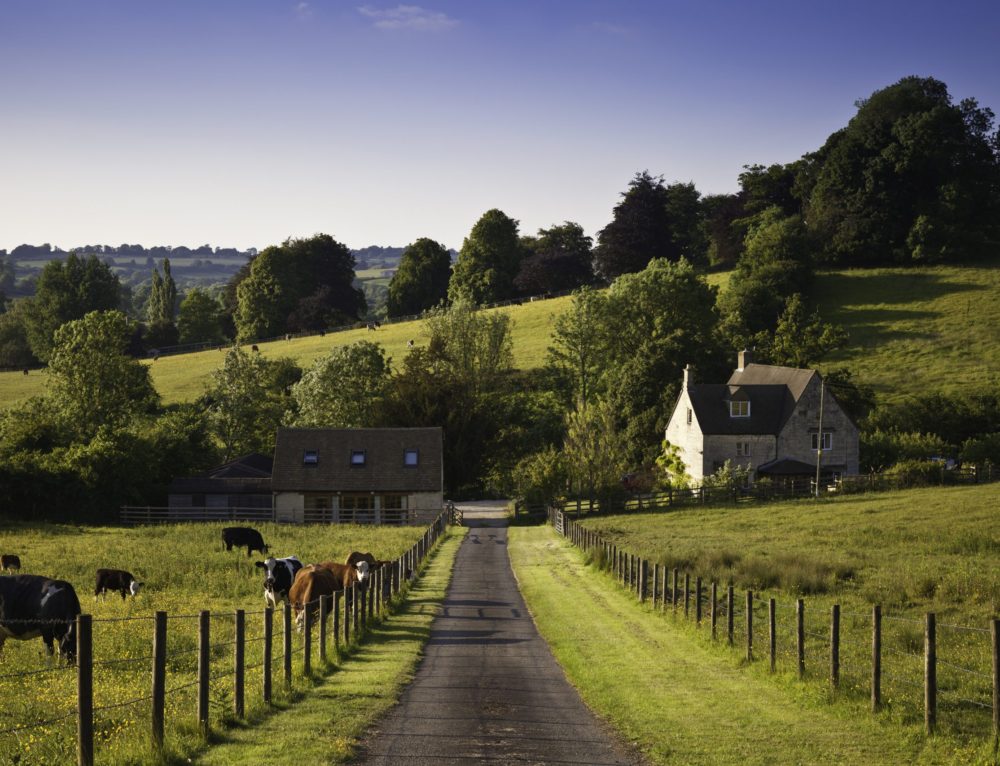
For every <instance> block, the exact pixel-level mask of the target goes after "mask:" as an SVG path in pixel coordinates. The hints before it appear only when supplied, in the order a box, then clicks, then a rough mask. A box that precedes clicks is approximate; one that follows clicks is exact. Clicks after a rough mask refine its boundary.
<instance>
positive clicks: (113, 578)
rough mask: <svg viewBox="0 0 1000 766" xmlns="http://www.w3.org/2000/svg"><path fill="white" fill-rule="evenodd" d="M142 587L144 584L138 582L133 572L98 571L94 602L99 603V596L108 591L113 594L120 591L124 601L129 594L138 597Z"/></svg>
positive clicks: (122, 570) (120, 570) (117, 570)
mask: <svg viewBox="0 0 1000 766" xmlns="http://www.w3.org/2000/svg"><path fill="white" fill-rule="evenodd" d="M141 587H142V583H141V582H139V581H138V580H136V579H135V578H134V577H133V576H132V573H131V572H126V571H125V570H124V569H98V570H97V585H96V587H95V588H94V601H97V597H98V596H101V595H103V594H105V593H107V592H108V591H111V592H112V593H113V592H115V591H118V592H119V593H121V594H122V601H124V600H125V597H126V596H127V595H128V594H130V593H131V594H132V595H133V596H134V595H136V594H137V593H138V592H139V588H141Z"/></svg>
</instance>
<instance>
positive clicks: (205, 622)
mask: <svg viewBox="0 0 1000 766" xmlns="http://www.w3.org/2000/svg"><path fill="white" fill-rule="evenodd" d="M210 620H211V613H210V612H208V611H207V610H204V609H203V610H202V611H201V612H199V613H198V730H199V731H200V732H201V736H203V737H206V736H208V678H209V675H210V674H211V655H210V650H211V644H210V636H211V633H210V625H211V622H210Z"/></svg>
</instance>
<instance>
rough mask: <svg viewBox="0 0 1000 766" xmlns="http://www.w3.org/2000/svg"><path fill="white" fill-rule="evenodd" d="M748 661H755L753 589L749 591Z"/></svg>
mask: <svg viewBox="0 0 1000 766" xmlns="http://www.w3.org/2000/svg"><path fill="white" fill-rule="evenodd" d="M747 662H753V591H752V590H748V591H747Z"/></svg>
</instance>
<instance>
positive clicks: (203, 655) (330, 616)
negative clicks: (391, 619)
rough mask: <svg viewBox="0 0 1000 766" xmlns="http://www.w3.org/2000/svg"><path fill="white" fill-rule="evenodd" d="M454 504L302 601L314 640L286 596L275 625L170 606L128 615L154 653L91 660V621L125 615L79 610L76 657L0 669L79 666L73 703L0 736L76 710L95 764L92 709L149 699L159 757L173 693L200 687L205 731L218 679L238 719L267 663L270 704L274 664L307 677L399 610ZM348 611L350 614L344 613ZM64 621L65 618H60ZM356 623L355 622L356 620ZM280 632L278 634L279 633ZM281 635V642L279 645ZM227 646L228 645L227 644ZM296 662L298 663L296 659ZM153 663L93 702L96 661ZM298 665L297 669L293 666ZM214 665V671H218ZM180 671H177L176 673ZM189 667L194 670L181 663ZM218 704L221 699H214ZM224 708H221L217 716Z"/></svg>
mask: <svg viewBox="0 0 1000 766" xmlns="http://www.w3.org/2000/svg"><path fill="white" fill-rule="evenodd" d="M454 518H455V516H454V511H453V509H446V510H444V511H440V512H439V513H438V515H437V517H436V518H435V519H434V520H433V522H432V523H431V524H430V525H429V526H428V527H427V529H426V530H425V531H424V534H423V535H422V536H421V537H420V539H419V540H417V542H416V543H414V544H413V546H411V547H410V548H409V549H408V550H407V551H406V552H405V553H403V555H402V556H400V557H399V558H397V559H395V560H394V561H391V562H389V563H388V564H386V565H384V566H383V567H380V568H379V569H376V570H374V572H372V573H371V574H370V577H369V579H368V582H367V583H366V584H364V585H361V584H360V583H359V584H355V585H352V586H350V587H349V588H348V589H347V591H344V592H343V595H341V593H342V592H340V591H338V592H336V593H335V594H334V595H332V596H324V597H322V598H319V599H315V600H313V601H310V602H308V603H306V604H303V605H302V609H303V614H304V616H305V620H304V622H305V626H306V627H308V628H312V627H314V626H317V625H318V626H319V641H318V647H317V642H316V641H313V640H312V635H311V633H310V634H307V635H306V636H304V638H303V640H302V641H300V642H299V645H298V646H297V647H293V646H292V635H293V633H294V632H295V628H294V627H293V623H292V620H291V604H290V603H289V602H288V601H287V600H286V601H285V602H284V605H283V612H282V617H283V619H282V620H279V621H278V623H279V624H278V626H277V627H278V630H277V631H272V630H271V621H272V610H270V609H265V610H263V611H254V612H246V611H243V610H237V611H235V612H210V611H203V612H200V613H199V614H196V615H173V616H170V615H167V613H166V612H157V613H156V614H155V615H154V616H153V617H149V618H127V619H130V620H133V621H138V620H143V621H146V622H152V623H153V625H152V627H153V653H152V654H151V655H148V656H142V657H112V658H107V659H102V660H96V661H95V660H94V657H93V633H92V630H91V626H92V623H97V622H115V621H121V620H93V619H92V618H91V616H90V615H87V614H82V615H79V617H78V618H77V647H76V650H77V659H78V661H77V665H76V667H75V668H73V667H71V666H64V667H53V668H45V669H42V670H32V671H25V672H22V673H11V674H5V675H3V676H0V680H4V679H8V678H19V677H22V676H33V675H37V674H41V673H51V672H55V671H60V670H62V671H65V670H74V669H75V670H76V675H77V679H78V683H77V697H76V700H75V702H76V706H75V710H73V711H72V712H69V713H67V714H65V715H63V716H58V717H54V718H49V719H45V720H36V721H26V722H20V723H15V724H14V725H13V726H9V727H7V728H3V729H0V736H4V735H18V734H19V733H20V732H23V731H28V730H33V729H38V728H42V727H45V726H50V725H52V724H54V723H58V722H60V721H64V720H68V719H70V718H76V721H77V763H78V764H79V766H93V763H94V742H95V737H94V729H95V726H94V719H95V716H96V717H98V718H99V719H101V720H104V718H106V717H103V716H100V714H101V713H104V712H106V711H113V710H117V709H119V708H125V707H129V706H132V705H139V704H145V703H151V705H150V721H151V727H152V739H151V741H152V746H153V750H154V752H153V753H151V756H152V757H153V758H154V759H156V758H158V757H159V756H160V755H161V754H162V752H163V747H164V724H165V721H166V705H165V701H166V699H167V698H170V697H171V696H172V695H175V694H176V693H178V692H182V691H185V690H189V689H194V688H197V692H198V694H197V700H198V704H197V711H196V713H197V717H196V720H197V722H198V724H199V726H200V728H201V731H202V735H203V736H205V737H207V736H208V734H209V732H210V729H211V712H210V710H211V706H210V704H209V698H210V697H209V694H210V690H211V688H212V685H213V684H216V685H217V684H218V683H219V682H220V681H222V680H224V679H227V678H231V679H232V681H233V688H232V698H233V710H232V714H233V715H234V716H235V717H236V718H238V719H245V709H244V699H245V692H246V685H247V680H246V671H247V670H256V669H263V674H262V675H263V679H262V684H260V686H261V692H262V698H263V699H262V702H263V704H264V705H266V706H270V705H271V704H272V698H271V684H270V681H269V679H270V677H271V674H272V673H273V671H274V670H275V668H283V669H284V681H285V688H287V689H290V688H291V684H292V681H293V677H295V676H296V675H297V676H298V677H300V678H301V677H305V676H307V675H310V674H311V673H312V658H313V654H314V652H315V651H316V650H317V649H318V651H319V656H320V660H321V662H323V663H326V664H328V663H329V657H330V655H329V654H328V649H330V648H333V649H334V651H335V652H336V654H335V655H334V656H339V653H340V652H342V651H349V650H350V649H351V647H352V646H354V645H356V644H357V643H359V642H360V641H362V640H363V639H364V636H365V635H366V634H367V633H368V632H369V630H370V628H371V627H372V625H373V624H375V623H377V622H380V621H382V620H383V619H385V618H386V617H388V616H389V615H391V614H392V612H393V611H395V608H396V607H397V606H398V602H399V598H400V596H401V594H403V593H405V591H406V590H407V589H408V587H409V584H410V582H412V580H413V579H415V578H416V577H417V576H418V574H419V571H420V570H421V568H422V566H423V564H424V562H425V561H426V558H427V556H428V554H429V553H431V552H432V551H433V550H435V548H436V545H437V543H438V541H439V540H440V539H441V537H442V535H443V534H444V533H445V531H446V530H447V528H448V527H449V526H450V525H451V524H452V522H453V520H454ZM341 604H342V605H343V606H342V609H343V610H344V615H343V616H344V617H345V619H343V620H340V619H339V617H340V615H338V614H337V613H336V610H335V608H334V607H335V606H338V605H341ZM359 604H365V605H366V608H364V609H360V610H359V609H358V606H359ZM314 613H318V614H321V615H322V616H323V617H324V622H323V623H322V624H319V621H318V619H317V617H316V616H314ZM348 615H350V616H351V618H352V619H347V616H348ZM247 616H255V617H263V623H264V630H263V635H262V636H259V637H258V636H252V637H249V638H248V637H247V635H246V631H245V618H246V617H247ZM191 619H197V620H198V625H199V628H198V631H197V636H198V640H197V646H196V647H195V648H193V649H178V650H175V651H168V648H167V638H168V634H169V631H168V625H169V623H172V622H174V621H178V622H180V621H186V620H191ZM331 620H332V621H333V625H334V632H332V633H331V632H329V631H328V630H327V623H328V622H329V621H331ZM220 621H221V625H223V626H225V627H224V630H226V634H225V636H224V637H223V639H222V640H219V641H215V642H214V643H213V642H212V641H211V640H210V636H211V627H210V626H211V625H212V623H213V622H216V623H220ZM53 622H60V623H62V624H65V623H66V621H65V620H57V621H53ZM352 623H353V624H352ZM230 625H231V626H232V630H234V633H235V637H234V638H233V639H230V638H229V634H228V631H229V629H230ZM276 633H277V635H275V634H276ZM328 639H332V641H333V647H329V646H328ZM276 641H277V642H282V643H283V644H284V646H285V647H286V649H285V651H282V653H281V654H280V655H274V654H273V651H272V649H273V643H274V642H276ZM260 642H263V647H262V649H263V651H262V654H263V657H262V660H261V662H259V663H258V662H254V663H251V664H247V663H246V652H245V648H246V645H247V644H248V643H250V644H256V643H260ZM282 643H279V647H280V646H281V645H282ZM227 649H228V650H229V651H228V652H227V651H225V650H227ZM194 653H197V655H198V658H199V662H198V668H197V674H196V675H197V678H195V680H193V681H190V682H186V683H181V684H179V685H175V686H172V687H170V688H167V676H168V674H167V659H168V658H169V657H177V656H180V655H188V654H194ZM293 658H296V659H297V662H295V663H293V662H292V659H293ZM140 662H142V663H146V662H148V663H150V666H151V667H152V687H151V690H150V693H149V694H148V695H142V696H139V697H136V698H134V699H129V700H125V701H120V702H113V703H109V704H106V705H99V706H95V705H94V696H95V695H94V691H95V689H94V687H95V684H94V682H93V681H94V678H93V672H94V668H95V667H98V668H100V667H116V666H120V665H124V664H135V663H140ZM220 662H221V663H223V664H222V669H221V670H220V669H219V668H218V667H216V668H213V665H218V663H220ZM296 668H298V670H297V671H296ZM213 670H214V672H213ZM177 672H178V671H176V670H175V671H172V674H173V673H177ZM180 672H183V673H184V674H185V675H187V673H188V672H190V671H180ZM215 707H217V705H216V706H215ZM218 715H219V713H218V711H217V710H216V718H217V717H218Z"/></svg>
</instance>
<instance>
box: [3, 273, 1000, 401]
mask: <svg viewBox="0 0 1000 766" xmlns="http://www.w3.org/2000/svg"><path fill="white" fill-rule="evenodd" d="M709 281H710V282H711V283H713V284H716V285H719V286H720V287H722V288H723V289H724V287H725V284H726V282H727V281H728V275H727V274H713V275H711V276H710V277H709ZM815 296H816V299H817V302H818V304H819V308H820V311H821V313H822V314H823V316H824V318H825V319H827V320H829V321H834V322H838V323H840V324H843V325H844V326H845V327H846V328H847V330H848V332H849V333H850V340H849V345H848V347H847V348H846V349H845V350H843V351H841V352H839V353H838V354H836V355H834V356H832V357H831V358H830V359H828V360H825V363H824V364H823V365H822V366H823V367H835V366H847V367H849V368H850V369H851V370H853V371H854V372H855V375H856V377H857V379H858V380H859V381H861V382H862V383H866V384H868V385H872V386H873V387H874V388H875V390H876V391H877V392H878V393H879V394H880V395H881V396H882V397H884V398H885V399H886V400H889V401H892V400H894V399H899V398H901V397H903V396H906V395H911V394H917V393H921V392H923V391H928V390H941V391H954V390H957V389H961V388H969V387H980V386H983V385H997V384H998V383H1000V378H998V377H997V373H996V372H994V371H996V370H1000V269H998V268H996V267H992V268H990V267H984V266H972V267H953V266H947V267H946V266H940V267H927V268H921V269H914V268H907V269H901V268H900V269H869V270H856V271H838V272H829V273H825V274H821V275H820V276H818V277H817V282H816V288H815ZM569 301H570V298H554V299H552V300H546V301H535V302H529V303H525V304H523V305H521V306H513V307H510V308H507V309H491V310H494V311H498V310H502V311H507V312H509V313H510V315H511V318H512V319H513V321H514V361H515V364H516V365H517V366H518V367H520V368H522V369H530V368H533V367H538V366H540V365H541V364H543V363H544V361H545V349H546V348H547V347H548V345H549V338H550V336H551V332H552V324H553V321H554V319H555V317H556V316H558V315H559V314H560V313H561V312H563V311H564V310H565V309H566V307H567V305H568V304H569ZM362 339H367V340H376V341H378V342H379V343H381V344H382V345H383V346H384V347H385V349H386V351H387V352H388V353H389V355H390V356H392V357H393V359H394V360H395V361H396V362H399V361H400V360H401V359H402V358H403V356H405V354H406V349H407V342H408V341H409V340H413V341H414V343H416V344H417V345H419V344H420V343H421V342H423V341H424V336H423V331H422V326H421V323H420V322H419V321H416V322H401V323H399V324H387V325H383V327H382V328H381V329H379V330H377V331H376V332H370V331H368V330H365V329H360V330H347V331H344V332H338V333H329V334H327V335H325V336H313V337H309V338H297V339H294V340H290V341H284V340H281V341H275V342H272V343H261V344H258V345H259V346H260V350H261V353H262V354H264V355H266V356H268V357H272V358H273V357H279V356H288V357H291V358H292V359H294V360H295V361H296V362H297V363H298V364H300V365H309V364H310V363H312V361H313V360H314V359H316V358H317V357H319V356H321V355H323V354H324V353H326V352H328V351H329V350H330V349H331V348H333V347H335V346H340V345H346V344H348V343H353V342H354V341H357V340H362ZM221 363H222V354H221V353H220V352H219V351H201V352H197V353H192V354H184V355H179V356H169V357H162V358H161V359H160V360H158V361H157V362H155V363H152V362H151V363H150V364H152V365H153V382H154V383H155V385H156V388H157V390H158V391H159V392H160V394H161V395H162V396H163V400H164V402H166V403H171V402H180V401H190V400H192V399H194V398H195V397H197V396H198V395H199V394H200V393H201V392H202V391H203V390H204V388H205V385H206V382H207V380H208V376H209V375H210V374H211V372H212V370H214V369H216V368H217V367H218V366H219V365H220V364H221ZM44 385H45V374H44V372H36V371H32V373H31V374H30V375H28V376H24V375H22V374H21V373H19V372H5V373H0V406H9V405H10V404H14V403H16V402H18V401H20V400H22V399H25V398H27V397H28V396H31V395H34V394H39V393H41V392H42V390H43V389H44Z"/></svg>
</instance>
